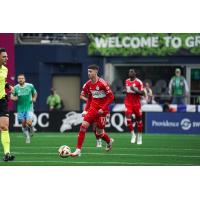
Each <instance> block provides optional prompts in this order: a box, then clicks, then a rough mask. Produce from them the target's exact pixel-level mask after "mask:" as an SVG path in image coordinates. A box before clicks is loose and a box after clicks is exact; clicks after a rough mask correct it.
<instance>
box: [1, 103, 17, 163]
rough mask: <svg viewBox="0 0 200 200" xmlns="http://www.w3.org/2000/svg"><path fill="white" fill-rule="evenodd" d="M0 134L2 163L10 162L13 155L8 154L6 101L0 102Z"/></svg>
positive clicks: (8, 137) (13, 157)
mask: <svg viewBox="0 0 200 200" xmlns="http://www.w3.org/2000/svg"><path fill="white" fill-rule="evenodd" d="M0 132H1V143H2V146H3V150H4V157H3V160H4V161H12V160H14V159H15V156H14V155H11V153H10V135H9V114H8V106H7V102H6V100H4V99H3V100H0Z"/></svg>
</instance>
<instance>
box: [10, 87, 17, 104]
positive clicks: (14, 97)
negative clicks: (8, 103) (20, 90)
mask: <svg viewBox="0 0 200 200" xmlns="http://www.w3.org/2000/svg"><path fill="white" fill-rule="evenodd" d="M10 98H11V100H13V101H17V100H18V96H17V91H16V88H15V87H14V88H13V92H12V93H11V95H10Z"/></svg>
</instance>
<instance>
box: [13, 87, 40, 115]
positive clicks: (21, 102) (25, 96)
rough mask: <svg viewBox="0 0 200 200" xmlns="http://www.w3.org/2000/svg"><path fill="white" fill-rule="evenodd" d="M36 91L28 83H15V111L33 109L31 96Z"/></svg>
mask: <svg viewBox="0 0 200 200" xmlns="http://www.w3.org/2000/svg"><path fill="white" fill-rule="evenodd" d="M35 93H36V90H35V87H34V86H33V85H32V84H30V83H25V84H24V85H23V86H20V85H19V84H17V85H16V86H15V87H14V93H13V96H17V97H18V100H17V112H28V111H33V101H32V96H33V94H35Z"/></svg>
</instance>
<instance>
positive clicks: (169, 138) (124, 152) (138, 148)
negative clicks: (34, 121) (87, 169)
mask: <svg viewBox="0 0 200 200" xmlns="http://www.w3.org/2000/svg"><path fill="white" fill-rule="evenodd" d="M10 135H11V151H12V152H13V153H14V154H15V156H16V160H15V161H13V162H3V161H2V160H0V166H67V165H69V166H151V165H153V166H164V165H165V166H193V165H200V136H199V135H178V134H176V135H172V134H143V144H142V145H137V144H131V143H130V137H131V136H130V134H128V133H123V134H122V133H111V134H109V135H110V136H111V137H112V138H114V140H115V141H114V143H113V149H112V151H111V152H106V151H105V144H104V147H102V148H96V147H95V145H96V140H95V136H94V134H93V133H87V134H86V139H85V142H84V145H83V149H82V155H81V156H80V157H75V158H72V157H69V158H60V157H59V156H58V148H59V147H60V146H61V145H64V144H66V145H68V146H70V147H71V149H72V151H74V150H75V145H76V140H77V133H68V134H62V133H35V135H34V137H33V138H32V141H31V144H25V138H24V136H23V134H22V133H11V134H10ZM0 152H1V154H0V156H1V157H2V156H3V154H2V147H0Z"/></svg>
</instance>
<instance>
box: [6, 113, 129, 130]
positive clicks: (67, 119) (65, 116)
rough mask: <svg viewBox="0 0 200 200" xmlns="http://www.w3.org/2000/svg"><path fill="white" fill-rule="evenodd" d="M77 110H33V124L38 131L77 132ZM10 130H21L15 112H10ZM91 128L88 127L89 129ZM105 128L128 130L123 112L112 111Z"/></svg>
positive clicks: (78, 122)
mask: <svg viewBox="0 0 200 200" xmlns="http://www.w3.org/2000/svg"><path fill="white" fill-rule="evenodd" d="M82 120H83V118H82V115H81V113H79V112H74V111H72V112H62V111H60V112H35V114H34V120H33V125H34V127H35V128H36V130H37V131H38V132H61V133H70V132H78V131H79V127H80V124H81V123H82ZM10 130H11V131H14V132H18V131H21V124H19V122H18V120H17V113H16V112H11V113H10ZM91 130H92V129H91V128H90V131H91ZM106 130H108V131H110V132H119V133H120V132H121V133H123V132H128V129H127V127H126V120H125V116H124V113H122V112H112V113H111V114H110V117H109V118H108V119H107V123H106Z"/></svg>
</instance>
